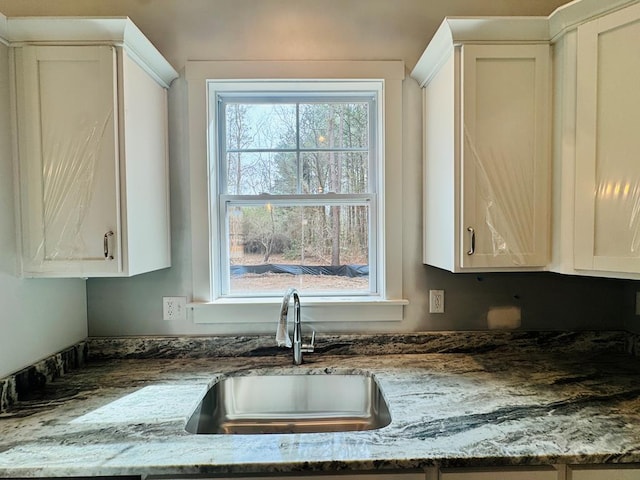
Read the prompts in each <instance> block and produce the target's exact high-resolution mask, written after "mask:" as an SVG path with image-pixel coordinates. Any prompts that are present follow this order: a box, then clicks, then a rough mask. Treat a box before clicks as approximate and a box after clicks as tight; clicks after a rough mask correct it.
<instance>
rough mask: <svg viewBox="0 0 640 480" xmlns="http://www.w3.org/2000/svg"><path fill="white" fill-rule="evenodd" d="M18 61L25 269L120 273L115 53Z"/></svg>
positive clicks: (42, 50)
mask: <svg viewBox="0 0 640 480" xmlns="http://www.w3.org/2000/svg"><path fill="white" fill-rule="evenodd" d="M16 60H17V69H16V94H17V100H18V112H17V126H18V134H19V143H18V151H19V152H18V155H19V159H20V160H19V171H20V191H21V203H20V208H21V212H22V247H23V262H24V263H23V270H24V272H25V274H27V275H29V274H30V273H45V274H46V273H56V272H80V273H81V274H86V275H87V276H90V275H91V274H92V273H95V272H106V273H116V272H118V271H119V270H121V259H120V228H119V226H120V199H119V195H118V192H119V185H118V184H119V168H118V148H117V140H118V133H117V125H118V123H117V113H118V110H117V103H116V102H117V92H116V82H115V75H116V67H115V65H116V63H115V62H116V54H115V50H114V48H112V47H108V46H83V47H69V46H45V47H39V46H38V47H35V46H31V47H23V48H21V49H19V51H18V52H16ZM106 250H108V252H107V253H106V255H105V251H106Z"/></svg>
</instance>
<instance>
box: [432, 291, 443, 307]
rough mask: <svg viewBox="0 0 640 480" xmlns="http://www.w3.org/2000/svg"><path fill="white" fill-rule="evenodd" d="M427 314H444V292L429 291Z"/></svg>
mask: <svg viewBox="0 0 640 480" xmlns="http://www.w3.org/2000/svg"><path fill="white" fill-rule="evenodd" d="M429 313H444V290H429Z"/></svg>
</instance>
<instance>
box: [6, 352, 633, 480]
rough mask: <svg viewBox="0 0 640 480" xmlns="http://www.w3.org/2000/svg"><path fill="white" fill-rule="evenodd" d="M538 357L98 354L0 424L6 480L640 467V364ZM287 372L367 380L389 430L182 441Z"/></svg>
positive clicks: (581, 355)
mask: <svg viewBox="0 0 640 480" xmlns="http://www.w3.org/2000/svg"><path fill="white" fill-rule="evenodd" d="M535 347H536V345H535V342H534V345H533V347H532V348H522V349H517V348H486V347H482V346H480V347H478V348H477V349H476V351H468V352H465V353H455V352H454V351H455V350H456V349H455V348H451V349H447V350H446V351H447V352H449V353H409V354H397V353H390V354H389V353H387V354H380V352H378V354H375V355H372V354H367V355H365V354H352V355H338V354H336V351H338V350H335V349H334V350H333V351H332V349H325V350H324V351H322V349H319V350H320V352H319V353H317V354H310V355H307V356H306V361H307V363H305V364H304V365H302V366H299V367H294V366H292V365H291V364H290V362H291V358H290V355H289V353H286V352H285V353H279V354H272V353H270V354H269V355H266V353H267V352H266V351H259V352H257V353H258V354H257V355H256V354H254V355H253V356H244V357H214V358H153V357H154V356H153V355H144V354H141V355H138V358H135V356H134V355H124V356H125V357H126V356H128V357H130V358H120V359H115V358H106V357H104V356H103V359H100V358H101V355H100V354H99V353H98V354H97V355H96V357H97V358H98V359H99V360H93V361H91V362H89V363H88V365H87V366H86V367H85V368H82V369H79V370H76V371H73V372H71V373H70V374H67V375H65V376H64V377H62V378H60V379H58V380H56V381H54V382H52V383H51V384H49V385H48V386H47V387H46V388H45V389H44V390H43V391H41V392H39V393H37V394H34V395H32V396H31V398H28V399H25V400H23V401H21V402H19V403H18V404H16V405H15V406H14V407H13V408H11V409H9V411H7V412H5V413H2V414H0V476H1V477H36V476H89V475H163V474H164V475H179V474H203V473H208V474H229V473H242V474H245V473H274V472H292V473H296V472H297V473H300V472H323V471H332V472H335V471H337V470H354V471H355V470H357V471H363V470H364V471H366V470H378V471H379V470H385V469H389V470H392V469H415V468H424V467H428V466H434V465H436V466H498V465H540V464H557V463H561V464H585V463H593V464H599V463H631V462H639V461H640V384H639V383H638V377H639V375H640V359H638V358H636V357H633V356H631V355H628V354H626V353H624V352H620V351H609V350H607V349H603V348H592V349H591V348H585V345H582V346H581V347H580V348H573V347H571V348H570V347H567V348H562V347H561V346H559V345H556V348H544V349H539V348H535ZM587 347H588V345H587ZM98 350H100V349H99V348H97V349H96V351H97V352H98ZM417 350H418V351H419V350H420V349H417ZM390 351H392V352H393V349H392V350H390ZM254 353H255V352H254ZM140 357H146V358H140ZM281 372H293V373H302V372H311V373H316V374H335V373H351V372H368V373H371V374H372V375H374V376H375V378H376V379H377V381H378V383H379V385H380V387H381V389H382V391H383V393H384V396H385V398H386V400H387V403H388V405H389V409H390V412H391V416H392V422H391V424H390V425H389V426H387V427H384V428H381V429H378V430H370V431H363V432H344V433H342V432H341V433H304V434H271V435H192V434H189V433H187V432H186V431H185V429H184V426H185V423H186V420H187V418H188V417H189V415H190V413H191V412H192V410H193V409H194V408H195V406H196V404H197V403H198V402H199V400H200V399H201V398H202V396H203V395H204V393H205V392H206V390H207V388H208V386H209V385H211V384H212V383H213V382H215V381H216V379H218V378H220V377H221V376H223V375H248V374H253V373H281Z"/></svg>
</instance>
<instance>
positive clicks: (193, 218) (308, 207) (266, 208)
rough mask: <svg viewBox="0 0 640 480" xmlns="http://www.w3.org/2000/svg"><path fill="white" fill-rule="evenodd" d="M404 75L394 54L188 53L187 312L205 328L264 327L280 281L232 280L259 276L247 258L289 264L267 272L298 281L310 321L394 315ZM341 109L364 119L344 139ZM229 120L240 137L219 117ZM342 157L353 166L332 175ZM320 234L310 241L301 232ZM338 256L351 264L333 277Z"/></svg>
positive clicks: (397, 309)
mask: <svg viewBox="0 0 640 480" xmlns="http://www.w3.org/2000/svg"><path fill="white" fill-rule="evenodd" d="M403 78H404V64H403V63H402V62H401V61H361V62H358V61H354V62H346V61H309V62H307V61H283V62H280V61H274V62H269V61H219V62H218V61H189V62H187V68H186V85H187V90H186V91H187V94H188V115H187V117H188V123H187V122H185V123H184V125H188V138H189V145H188V155H189V180H188V182H189V185H188V187H189V190H190V207H189V212H188V213H189V214H190V217H189V218H190V221H189V222H187V225H189V233H190V235H191V257H192V263H191V265H192V292H193V294H192V301H191V303H190V307H191V309H192V310H191V311H192V312H193V320H194V322H195V323H216V324H220V326H219V327H216V328H214V329H213V330H212V329H211V328H209V329H208V330H207V331H208V332H211V331H220V332H222V333H245V332H258V331H265V332H266V331H271V330H272V327H273V322H274V319H275V318H276V317H277V309H278V305H279V302H280V301H281V298H282V297H281V295H282V294H283V293H284V288H282V287H283V285H278V284H273V285H268V284H266V283H262V284H259V285H258V289H256V288H254V286H246V285H242V282H243V281H245V280H246V279H247V278H249V276H244V277H243V275H244V273H243V272H246V271H247V270H251V269H253V271H254V273H253V277H254V278H259V279H260V276H261V275H263V273H264V272H262V271H261V270H260V268H258V267H261V268H268V269H271V268H274V269H277V268H284V269H285V271H286V270H289V269H290V274H291V275H293V276H288V277H285V276H280V277H278V276H277V275H279V274H277V273H273V272H269V274H268V275H271V276H272V277H275V278H287V279H288V280H291V279H293V280H294V281H297V282H302V283H297V284H295V285H294V286H297V287H298V288H299V289H300V290H301V292H302V299H303V317H305V321H311V322H313V323H314V324H316V325H318V324H321V323H323V322H327V323H331V322H334V327H332V329H334V330H336V329H337V330H339V329H340V328H343V327H344V328H349V326H348V325H349V322H351V321H358V322H385V321H390V322H395V321H398V320H401V319H402V310H403V305H405V304H406V303H407V302H406V300H403V298H402V215H401V212H402V101H403V96H402V80H403ZM332 110H333V112H334V113H333V114H332V115H327V114H326V112H328V111H332ZM341 115H342V117H341ZM348 115H351V117H353V118H351V119H350V121H355V118H360V119H365V118H366V122H367V123H366V124H363V125H359V126H358V130H357V132H355V131H354V132H352V138H350V139H349V142H347V141H345V140H344V137H345V135H346V133H345V131H344V130H345V129H346V128H347V122H346V118H347V116H348ZM308 116H313V117H317V118H315V120H317V122H316V124H314V125H312V124H311V123H305V122H306V121H307V118H306V117H308ZM331 119H333V120H331ZM239 120H242V121H246V122H247V124H246V125H245V133H246V132H249V134H247V135H245V136H244V137H243V136H242V135H240V133H242V132H241V131H240V130H238V128H237V125H236V126H233V125H232V123H233V121H236V122H237V121H239ZM330 121H331V122H333V123H332V124H331V125H329V122H330ZM340 125H342V128H343V131H342V133H340V128H341V127H340ZM354 125H355V124H354ZM181 126H182V125H180V126H177V128H180V127H181ZM248 127H251V128H250V129H248ZM312 127H313V128H312ZM233 128H236V130H235V132H234V131H233V130H232V129H233ZM350 128H355V126H351V127H350ZM234 135H235V138H234ZM238 135H240V136H238ZM239 140H242V141H239ZM174 148H178V149H180V148H181V147H180V145H179V144H174ZM312 162H315V165H313V168H311V167H310V165H311V163H312ZM349 162H350V163H349ZM347 164H349V165H353V164H357V165H358V166H359V168H358V169H351V167H349V168H343V172H342V175H340V172H339V168H338V167H339V166H340V165H347ZM332 169H333V171H332ZM347 171H357V172H358V175H359V176H360V177H359V178H348V177H347V176H346V172H347ZM329 174H331V175H334V177H333V178H332V182H333V183H331V182H329V181H328V179H327V178H326V177H328V176H329ZM323 175H324V177H323ZM175 181H180V179H179V178H178V179H176V180H175ZM177 208H179V206H178V207H177ZM337 212H339V213H337ZM337 217H340V220H341V223H340V224H339V228H336V229H335V231H334V230H333V228H331V227H333V226H334V225H335V224H332V223H331V221H332V219H333V218H337ZM179 218H180V217H179ZM347 220H349V221H347ZM314 222H316V223H317V224H320V223H322V222H324V223H325V227H324V231H323V229H322V228H320V226H319V225H317V224H314ZM343 222H344V223H343ZM310 224H311V225H310ZM303 226H304V227H306V228H303ZM274 230H275V231H276V232H275V234H274ZM319 232H324V233H323V235H324V236H321V237H319V238H321V239H323V241H319V240H318V241H316V239H315V238H314V239H310V238H309V235H311V234H313V235H317V234H318V233H319ZM334 233H335V235H336V238H338V239H339V245H340V248H339V249H338V248H337V247H334V243H333V242H332V240H333V238H332V234H334ZM303 234H304V239H303ZM269 242H271V244H270V245H269ZM314 242H316V243H314ZM323 242H324V243H323ZM349 242H351V244H350V243H349ZM265 244H266V246H265ZM321 244H322V245H321ZM180 253H182V252H179V254H180ZM185 253H186V252H185ZM337 253H339V256H338V255H337ZM334 254H335V255H336V256H337V258H333V255H334ZM267 256H268V258H265V257H267ZM250 259H252V261H249V260H250ZM252 263H253V264H259V265H257V266H256V265H252ZM247 266H248V267H250V268H248V269H247V270H243V269H244V267H247ZM324 268H327V270H326V271H324V270H323V269H324ZM342 268H345V269H347V268H351V269H355V270H358V271H357V272H356V273H353V275H354V276H353V277H349V276H348V274H347V275H343V276H338V275H335V274H336V273H337V272H336V270H339V269H342ZM367 270H368V273H367ZM319 273H323V274H324V276H326V277H330V278H328V279H327V278H321V275H319ZM327 273H330V274H331V275H326V274H327ZM338 273H339V272H338ZM264 276H265V277H266V276H267V274H265V275H264ZM314 277H315V278H314ZM354 278H355V279H356V280H353V279H354ZM338 279H341V280H347V281H348V282H349V283H348V288H342V287H340V286H336V283H335V281H336V280H338ZM314 280H330V282H329V286H323V285H322V284H319V283H316V284H315V285H313V281H314ZM185 281H188V280H187V279H185ZM332 282H334V283H332ZM290 283H291V282H290V281H287V284H286V286H289V285H290ZM257 291H258V292H260V293H256V292H257ZM311 291H313V293H314V296H312V295H311V294H310V292H311ZM336 322H337V323H336ZM260 324H264V326H263V327H259V325H260ZM381 328H384V327H381ZM337 330H336V331H337Z"/></svg>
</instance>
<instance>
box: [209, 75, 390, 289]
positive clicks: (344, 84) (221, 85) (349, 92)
mask: <svg viewBox="0 0 640 480" xmlns="http://www.w3.org/2000/svg"><path fill="white" fill-rule="evenodd" d="M382 86H383V83H382V81H381V80H368V81H366V80H365V81H363V80H355V81H351V80H339V81H338V80H314V81H308V80H307V81H303V80H295V81H282V80H277V81H273V80H267V81H265V80H210V81H208V82H207V91H208V102H209V105H208V107H209V110H208V114H209V117H210V120H209V122H210V123H209V124H210V128H209V154H210V158H209V162H210V163H211V164H212V165H211V168H212V170H213V169H215V171H216V172H219V173H218V177H219V176H220V174H221V173H222V167H223V164H221V163H220V162H221V159H220V156H221V155H222V152H221V151H220V148H221V146H220V145H219V144H218V142H219V141H220V139H219V138H218V137H219V135H220V132H221V130H220V125H219V122H220V121H221V120H222V119H220V118H218V117H219V116H220V114H221V113H220V109H219V108H218V106H219V104H218V97H220V96H222V97H225V96H229V95H231V96H233V97H241V98H242V97H243V95H242V94H243V93H249V94H253V93H255V92H260V94H259V95H256V98H259V99H261V100H263V99H264V98H266V97H269V95H273V96H274V97H279V98H283V97H285V96H290V97H291V99H292V101H294V102H295V101H298V100H299V99H300V98H303V97H306V98H311V97H316V99H317V98H320V99H322V98H323V97H329V95H330V94H331V92H335V93H336V94H338V95H339V96H340V95H341V96H342V97H343V98H344V100H341V101H356V99H358V100H360V101H367V102H368V101H369V99H370V98H371V96H370V95H371V94H373V95H374V100H373V105H374V107H373V110H374V114H373V116H374V117H375V118H373V119H371V120H370V121H371V125H373V126H375V132H373V133H372V132H370V142H371V144H370V145H369V146H368V147H369V152H370V153H372V156H373V157H374V158H370V159H369V165H368V167H369V174H368V176H369V187H368V188H367V191H366V192H365V193H361V194H351V195H345V197H347V196H348V197H350V199H353V198H356V197H360V199H361V200H363V199H366V200H367V204H368V206H369V209H370V210H369V213H370V217H371V219H370V224H369V229H370V231H369V234H370V235H369V239H370V241H369V259H370V261H369V264H368V265H369V268H370V277H369V285H370V286H371V287H372V290H373V291H371V292H367V293H366V294H364V293H354V294H353V297H362V296H365V295H367V296H371V297H374V296H378V295H379V292H380V291H379V289H378V285H380V283H381V282H380V278H379V270H378V265H381V264H383V262H384V260H383V259H382V258H381V257H380V255H379V249H378V244H379V243H380V242H381V240H382V236H383V233H382V232H381V229H380V228H378V218H379V215H378V203H379V198H380V196H381V194H380V192H382V189H383V185H382V182H381V181H380V178H382V175H379V174H378V172H380V171H381V170H382V168H383V162H382V155H380V153H379V152H381V151H382V141H381V138H382V135H380V134H379V129H380V128H382V125H383V119H382V108H381V99H382V96H383V92H382ZM298 92H299V95H298V96H296V93H298ZM279 94H280V95H279ZM364 94H367V95H366V96H365V95H364ZM347 96H349V98H347ZM244 98H246V97H244ZM332 98H334V100H335V97H332ZM211 122H214V123H211ZM374 133H375V134H374ZM211 157H213V158H211ZM211 180H212V179H210V181H209V188H210V195H209V198H211V199H216V198H217V199H219V201H217V202H214V203H217V205H218V208H217V209H213V208H212V209H210V215H211V218H210V222H211V225H212V226H213V229H212V233H211V237H212V238H217V239H221V238H223V237H226V234H227V233H228V232H226V231H225V223H226V221H225V220H226V215H225V214H226V209H225V203H226V202H225V199H227V198H228V197H231V198H236V197H240V196H239V195H228V194H227V195H225V194H222V191H221V188H222V182H223V179H221V178H216V180H215V181H211ZM251 197H252V198H255V200H256V201H258V202H260V201H267V199H268V200H269V201H270V200H272V198H273V197H272V196H271V195H268V196H266V197H265V196H261V195H251ZM281 197H282V196H281ZM304 197H307V198H304ZM298 198H299V199H300V200H297V199H298ZM291 200H292V201H294V202H295V201H296V200H297V201H298V202H300V203H297V204H298V205H302V204H304V203H305V200H306V201H307V202H306V203H310V202H312V203H313V202H331V201H335V200H336V198H333V197H332V195H331V194H325V195H322V196H319V195H307V196H302V195H301V196H299V197H296V196H292V198H291ZM217 247H218V249H217V251H216V252H214V258H212V269H211V270H212V273H213V275H212V278H211V286H212V298H215V299H221V298H232V297H245V298H246V297H269V296H271V297H273V296H277V295H274V294H273V293H263V292H256V294H255V295H249V294H229V293H228V292H227V290H228V289H229V285H228V284H227V280H228V273H227V272H228V271H229V270H228V269H229V264H228V262H229V258H228V250H227V249H226V244H225V243H224V242H221V244H218V245H217ZM216 273H218V275H216ZM292 285H295V281H294V283H293V284H292ZM318 296H320V295H317V294H306V291H305V298H311V297H314V298H315V297H318ZM326 296H331V297H335V296H340V295H338V294H331V295H326ZM354 300H355V299H354Z"/></svg>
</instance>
